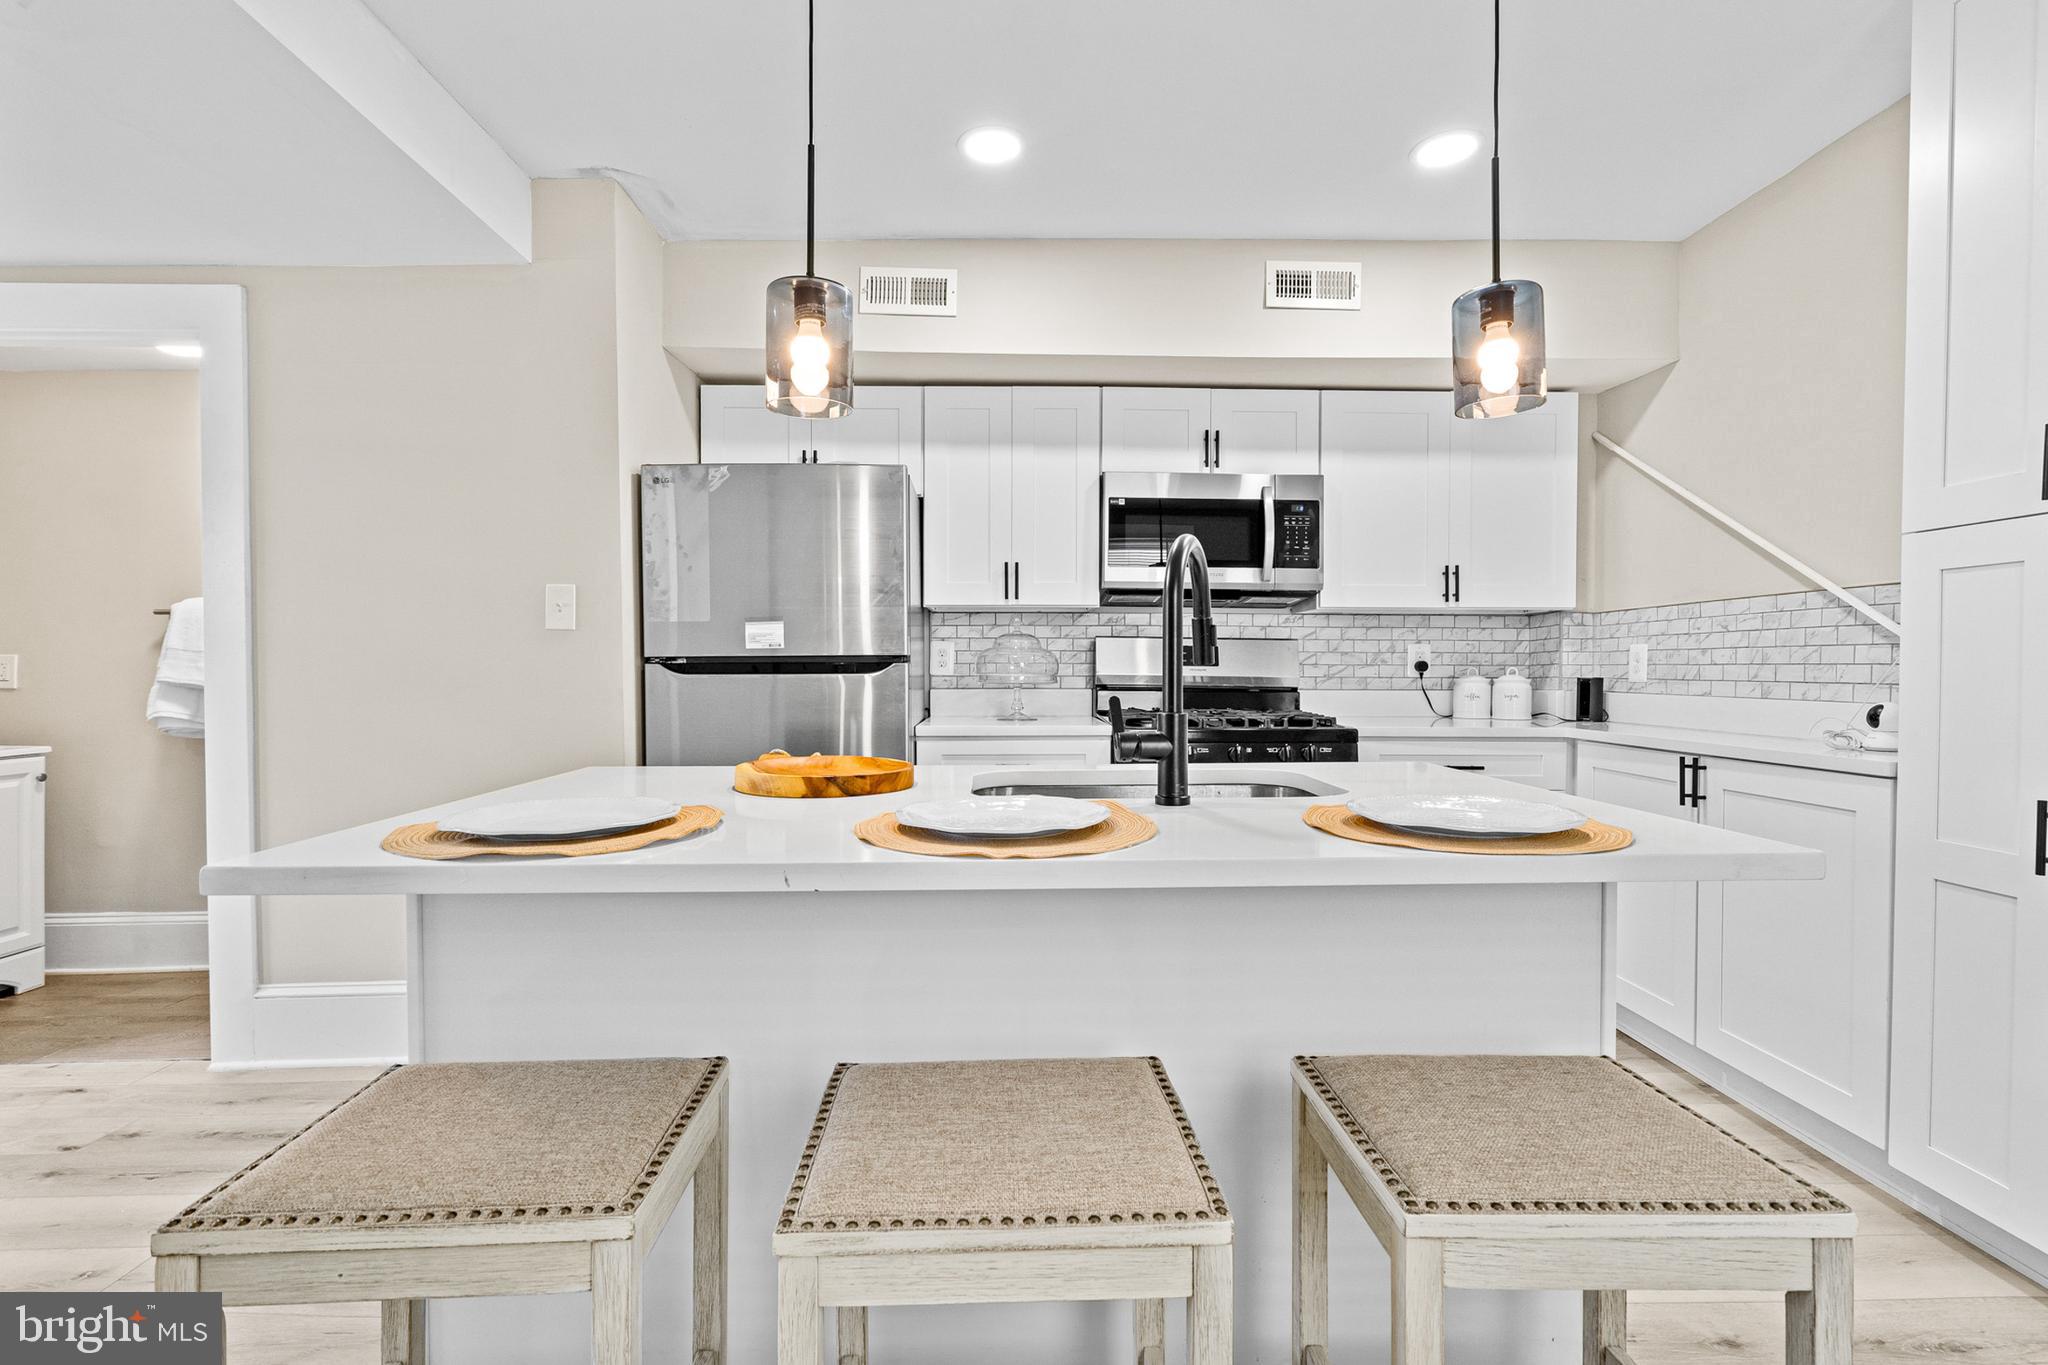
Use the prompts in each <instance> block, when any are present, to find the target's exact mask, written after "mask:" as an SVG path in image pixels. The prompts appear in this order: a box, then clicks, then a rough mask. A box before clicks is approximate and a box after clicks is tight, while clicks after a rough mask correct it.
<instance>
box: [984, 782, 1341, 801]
mask: <svg viewBox="0 0 2048 1365" xmlns="http://www.w3.org/2000/svg"><path fill="white" fill-rule="evenodd" d="M1158 791H1159V784H1158V783H1156V782H1096V783H1091V784H1088V785H1085V786H1084V785H1082V784H1080V783H1061V782H1005V783H1000V784H998V785H995V786H990V787H984V786H980V785H978V784H977V785H976V787H975V788H974V794H975V795H976V796H1071V797H1074V798H1075V799H1076V800H1082V801H1093V800H1105V799H1106V800H1111V801H1139V800H1145V799H1148V798H1150V797H1152V796H1154V795H1156V794H1157V793H1158ZM1188 794H1189V795H1190V796H1193V797H1194V798H1196V799H1197V800H1200V799H1202V798H1203V797H1208V798H1210V799H1212V800H1215V799H1220V798H1231V799H1236V798H1242V797H1248V796H1320V795H1322V794H1323V793H1321V792H1313V791H1310V790H1309V789H1308V788H1307V787H1294V786H1289V785H1288V784H1286V783H1284V782H1190V783H1188Z"/></svg>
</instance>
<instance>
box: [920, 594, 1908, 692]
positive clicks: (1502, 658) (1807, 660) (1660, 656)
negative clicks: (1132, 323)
mask: <svg viewBox="0 0 2048 1365" xmlns="http://www.w3.org/2000/svg"><path fill="white" fill-rule="evenodd" d="M1856 591H1857V592H1858V593H1859V594H1860V595H1861V596H1863V598H1864V599H1865V600H1866V601H1868V602H1871V603H1872V604H1873V605H1875V606H1877V607H1878V609H1879V610H1881V611H1883V612H1885V613H1886V614H1888V615H1892V616H1896V615H1897V614H1898V609H1899V589H1898V585H1897V584H1895V583H1894V584H1882V585H1879V586H1877V587H1873V588H1861V589H1857V590H1856ZM1012 629H1021V630H1025V631H1028V632H1030V633H1031V634H1033V635H1035V636H1037V637H1038V638H1039V639H1040V640H1042V641H1043V642H1044V643H1045V645H1046V647H1047V648H1049V649H1050V650H1051V651H1052V652H1053V654H1054V656H1055V657H1056V658H1058V660H1059V675H1060V676H1059V686H1061V687H1068V688H1081V687H1086V686H1088V684H1089V681H1090V675H1091V672H1092V669H1093V654H1092V649H1093V646H1092V645H1091V643H1090V642H1091V641H1092V640H1094V639H1095V638H1096V637H1097V636H1103V635H1111V636H1114V635H1150V634H1153V633H1155V632H1156V631H1157V630H1158V629H1159V614H1158V613H1157V612H1155V611H1087V612H1031V611H1025V612H934V613H933V614H932V638H933V639H934V640H949V641H952V642H953V643H954V644H955V645H956V646H957V647H958V648H957V657H958V664H957V669H958V671H957V672H956V674H955V675H954V676H952V677H944V678H940V677H934V678H933V679H932V686H933V687H935V688H954V687H982V686H985V685H988V684H984V683H983V682H982V680H981V679H980V678H979V677H977V676H976V675H975V673H974V665H975V661H976V658H977V657H978V655H979V653H980V651H981V650H982V649H983V648H985V647H986V645H987V642H988V641H990V640H992V639H994V638H995V637H996V636H998V635H1001V634H1003V633H1004V632H1005V631H1008V630H1012ZM1221 629H1222V632H1223V634H1225V635H1226V636H1242V637H1250V638H1254V639H1272V638H1281V639H1296V640H1299V641H1301V649H1302V675H1303V681H1304V683H1306V684H1307V685H1309V686H1311V687H1321V688H1352V689H1364V690H1393V689H1398V688H1406V687H1411V686H1413V685H1414V684H1413V676H1412V675H1411V674H1410V673H1409V671H1408V646H1409V644H1410V643H1411V642H1413V641H1417V640H1420V641H1423V642H1425V643H1427V645H1428V646H1429V654H1430V662H1431V667H1430V677H1431V680H1432V682H1434V683H1436V684H1438V685H1440V686H1441V685H1445V684H1447V682H1448V680H1449V679H1450V678H1453V677H1455V676H1457V675H1458V674H1460V673H1468V672H1474V671H1477V672H1480V673H1484V674H1486V675H1488V676H1489V677H1496V676H1498V675H1499V674H1500V673H1502V672H1503V671H1504V670H1506V669H1508V668H1510V667H1513V668H1519V669H1521V670H1522V671H1523V672H1524V673H1526V674H1528V675H1529V677H1530V678H1531V680H1532V681H1533V682H1534V684H1535V685H1536V686H1537V687H1538V688H1553V687H1561V686H1563V685H1564V681H1563V680H1565V679H1568V678H1574V677H1581V676H1587V675H1598V676H1601V677H1605V678H1606V679H1607V680H1608V687H1609V689H1610V690H1612V691H1615V692H1654V693H1679V694H1690V695H1695V696H1715V697H1760V698H1775V699H1781V700H1789V701H1855V700H1861V699H1864V698H1868V699H1870V700H1882V699H1888V698H1889V697H1890V696H1891V694H1892V688H1893V686H1894V685H1895V683H1896V679H1895V677H1894V670H1895V669H1896V667H1897V664H1898V642H1897V641H1896V640H1895V639H1893V637H1892V636H1891V635H1889V634H1888V633H1886V632H1884V631H1882V630H1880V629H1878V628H1877V627H1876V626H1874V625H1872V624H1870V623H1869V622H1868V621H1866V620H1864V619H1863V618H1862V617H1861V616H1858V615H1857V614H1856V613H1855V612H1853V611H1851V610H1850V609H1849V608H1848V607H1845V606H1842V605H1841V604H1840V603H1838V602H1836V601H1835V600H1834V599H1833V598H1832V597H1830V596H1828V594H1826V593H1823V592H1804V593H1780V594H1777V595H1774V596H1769V597H1738V598H1728V599H1724V600H1721V601H1714V602H1687V603H1682V604H1680V605H1677V606H1669V607H1639V608H1633V609H1630V610H1627V611H1608V612H1540V613H1536V614H1533V615H1504V616H1467V615H1451V614H1441V613H1434V612H1414V613H1398V612H1396V613H1378V614H1371V615H1366V614H1347V613H1322V612H1317V613H1308V614H1303V615H1295V614H1293V613H1290V612H1268V611H1249V612H1236V611H1234V612H1229V613H1226V614H1224V616H1223V617H1222V620H1221ZM1634 644H1646V645H1648V646H1649V651H1650V661H1649V673H1650V676H1649V680H1648V681H1646V682H1640V683H1637V682H1630V681H1628V651H1629V646H1631V645H1634ZM997 685H1000V684H997Z"/></svg>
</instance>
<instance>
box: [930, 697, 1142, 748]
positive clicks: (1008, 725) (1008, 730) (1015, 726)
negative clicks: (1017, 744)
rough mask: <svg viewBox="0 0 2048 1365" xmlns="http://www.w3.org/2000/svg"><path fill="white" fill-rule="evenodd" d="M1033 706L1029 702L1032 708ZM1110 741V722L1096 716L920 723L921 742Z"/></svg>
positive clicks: (934, 719)
mask: <svg viewBox="0 0 2048 1365" xmlns="http://www.w3.org/2000/svg"><path fill="white" fill-rule="evenodd" d="M1029 705H1030V703H1028V702H1027V703H1026V706H1027V707H1028V706H1029ZM1077 736H1078V737H1080V738H1084V739H1108V738H1109V722H1108V721H1106V720H1097V719H1096V718H1095V717H1094V716H1041V717H1039V718H1038V719H1037V720H1031V721H1003V720H997V719H996V718H995V717H993V716H931V717H928V718H927V719H925V720H921V721H919V722H918V723H917V737H918V738H919V739H1073V738H1076V737H1077Z"/></svg>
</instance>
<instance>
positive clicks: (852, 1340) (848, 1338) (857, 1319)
mask: <svg viewBox="0 0 2048 1365" xmlns="http://www.w3.org/2000/svg"><path fill="white" fill-rule="evenodd" d="M833 1349H834V1350H836V1351H838V1352H839V1365H867V1360H868V1310H867V1309H865V1308H842V1309H840V1310H839V1325H838V1328H837V1336H836V1337H835V1339H834V1341H833Z"/></svg>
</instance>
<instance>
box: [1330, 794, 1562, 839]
mask: <svg viewBox="0 0 2048 1365" xmlns="http://www.w3.org/2000/svg"><path fill="white" fill-rule="evenodd" d="M1346 809H1347V810H1349V811H1350V812H1351V813H1352V814H1353V815H1362V816H1364V817H1365V818H1366V819H1368V820H1371V821H1372V822H1373V823H1375V824H1380V825H1386V826H1388V827H1389V828H1392V829H1398V830H1404V831H1407V832H1410V833H1414V834H1437V835H1449V836H1451V837H1453V838H1460V837H1462V838H1466V839H1514V838H1520V837H1522V836H1525V835H1530V834H1556V833H1558V832H1559V831H1560V830H1567V829H1577V828H1578V827H1579V826H1580V825H1583V824H1585V823H1586V816H1585V814H1584V813H1583V812H1580V811H1575V810H1570V809H1568V808H1566V807H1564V806H1558V805H1553V804H1551V803H1550V802H1548V801H1524V800H1522V799H1521V798H1519V797H1514V796H1451V795H1431V794H1426V793H1415V794H1411V795H1406V796H1364V797H1360V798H1359V799H1358V800H1356V801H1353V802H1350V803H1349V804H1348V805H1347V806H1346Z"/></svg>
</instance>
